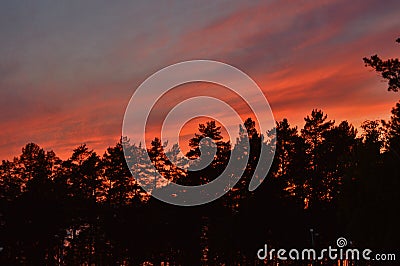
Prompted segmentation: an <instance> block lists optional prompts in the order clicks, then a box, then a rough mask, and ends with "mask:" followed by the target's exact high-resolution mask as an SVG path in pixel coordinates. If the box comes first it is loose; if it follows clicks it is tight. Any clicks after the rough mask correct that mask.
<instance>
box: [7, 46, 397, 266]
mask: <svg viewBox="0 0 400 266" xmlns="http://www.w3.org/2000/svg"><path fill="white" fill-rule="evenodd" d="M398 41H399V42H400V40H398ZM396 60H397V61H396ZM364 62H365V63H366V65H367V66H371V67H373V68H374V69H375V70H376V71H377V73H379V74H380V75H381V76H382V77H383V78H384V79H385V80H387V81H388V85H389V88H388V89H389V90H391V91H398V89H399V64H398V59H390V60H387V61H384V60H382V59H380V58H379V57H378V56H377V55H375V56H372V57H371V58H370V59H368V58H364ZM385 62H386V63H385ZM387 62H389V63H387ZM396 67H397V68H396ZM388 71H389V72H390V73H389V74H388ZM396 71H397V72H396ZM385 73H386V74H385ZM396 75H397V76H396ZM304 121H305V125H304V126H303V128H298V127H296V126H292V125H290V123H289V121H288V120H287V119H283V120H282V121H278V122H276V128H275V129H276V133H277V134H276V137H274V134H271V132H258V131H257V129H256V123H255V121H253V120H252V119H250V118H248V119H247V120H246V121H245V122H244V127H240V128H239V133H240V135H241V136H244V135H247V136H248V139H249V144H250V145H249V147H248V146H246V145H243V143H242V142H241V141H242V139H241V138H239V139H237V141H236V143H230V142H229V141H227V140H224V138H223V137H222V135H221V128H220V127H218V126H217V125H216V123H215V122H214V121H208V122H206V123H204V124H200V125H199V129H198V133H196V135H195V136H193V138H192V139H191V140H190V142H189V147H190V150H189V151H188V153H187V154H186V155H187V157H188V158H191V159H193V158H197V157H198V156H199V154H200V147H199V145H200V141H201V139H202V138H205V137H208V138H210V139H212V140H214V144H210V145H215V147H216V149H217V152H216V155H215V157H214V161H213V162H212V163H211V164H210V165H209V166H208V167H206V168H204V169H202V170H200V171H196V172H190V171H185V170H182V168H180V167H179V163H185V162H183V161H182V159H181V158H176V161H175V162H171V161H170V160H169V159H168V158H171V157H174V156H176V155H177V154H178V151H179V148H178V147H177V146H176V145H174V146H172V148H171V149H169V150H164V148H163V146H164V145H163V144H162V143H161V141H160V139H159V138H154V140H153V141H152V142H151V145H150V147H149V148H148V150H146V149H145V148H144V147H142V145H140V144H136V143H131V142H130V141H129V139H127V138H124V137H121V139H120V140H119V142H118V143H116V145H115V146H113V147H109V148H108V149H107V150H106V151H105V153H104V154H103V155H100V154H97V153H96V152H95V151H93V150H91V149H90V148H89V147H88V146H87V145H85V144H83V145H80V146H79V147H77V148H75V149H74V150H73V151H72V155H71V156H70V157H69V158H68V159H66V160H61V159H60V158H59V157H57V155H56V154H55V153H54V152H53V151H45V150H44V149H43V148H41V147H39V146H38V145H36V144H34V143H29V144H27V145H26V146H25V147H23V148H22V153H21V154H20V155H19V156H17V157H15V158H14V159H13V160H11V161H8V160H3V161H2V163H1V165H0V247H2V251H0V264H1V265H15V264H22V265H264V264H267V265H276V264H275V263H276V262H277V260H273V261H260V260H259V259H258V258H257V255H256V252H257V250H258V249H259V248H261V247H262V246H263V245H264V244H268V246H269V247H271V248H274V247H285V248H287V249H290V248H309V247H311V245H314V247H315V248H316V249H318V248H326V247H327V246H329V245H334V244H335V243H336V242H335V241H336V239H337V238H338V237H342V236H343V237H346V238H347V239H348V240H349V241H351V242H350V244H349V245H351V246H354V247H357V248H370V249H373V250H374V249H375V250H377V251H379V252H393V251H394V250H393V249H394V248H398V246H399V245H398V240H399V239H400V230H399V224H400V217H399V215H398V213H399V212H400V208H399V202H400V193H399V191H398V189H399V187H400V164H399V162H400V102H398V103H397V104H396V105H395V106H394V107H393V109H392V110H391V117H390V119H389V120H388V121H384V120H372V121H369V120H368V121H365V122H364V123H363V124H362V126H361V129H359V131H360V132H357V129H356V128H355V127H354V126H353V125H351V124H350V123H349V122H348V121H341V122H336V121H334V120H331V119H330V118H329V117H328V115H327V114H325V113H324V112H323V111H322V110H319V109H313V110H312V111H311V113H310V114H309V115H307V116H306V117H305V118H304ZM261 145H266V146H267V147H269V148H270V149H271V147H272V146H275V149H276V150H275V157H274V161H273V163H272V167H271V169H270V171H269V174H268V176H267V177H266V179H265V180H264V182H263V183H262V184H261V185H260V186H259V187H258V188H257V189H256V190H255V191H252V192H250V191H249V190H248V184H249V182H250V179H251V178H252V175H253V173H254V170H255V166H256V165H257V164H258V163H261V164H262V162H259V160H258V155H259V152H260V149H261ZM124 148H125V149H128V150H129V151H131V152H132V154H134V155H135V156H133V157H130V158H129V159H131V160H136V161H135V162H134V163H133V165H135V164H136V165H143V161H141V160H145V159H143V158H144V156H143V154H144V153H146V152H148V154H149V157H150V159H151V161H152V164H153V165H154V166H155V168H156V169H157V171H158V172H159V173H161V174H162V175H163V176H164V177H165V178H167V179H168V180H170V181H173V182H176V183H178V184H184V185H199V184H205V183H207V182H210V181H211V180H212V179H213V178H214V177H216V176H218V175H219V174H220V173H221V172H222V171H223V170H224V169H225V167H226V164H227V162H228V160H229V158H230V155H231V153H232V150H234V149H238V150H242V151H243V152H248V153H249V158H250V159H249V160H248V162H247V166H246V168H245V169H244V174H243V175H242V177H241V179H240V180H239V181H238V183H237V184H236V185H235V186H234V188H233V189H232V190H230V191H229V192H228V193H227V194H226V195H224V196H223V197H221V198H219V199H217V200H216V201H213V202H211V203H208V204H205V205H201V206H195V207H178V206H174V205H170V204H167V203H163V202H161V201H159V200H157V199H154V198H153V197H151V195H150V194H149V193H148V192H146V191H144V190H143V189H142V188H141V186H140V185H139V184H138V180H139V179H140V178H146V179H148V180H150V181H151V180H152V179H151V176H152V174H153V172H152V169H148V170H146V169H144V168H143V167H139V166H138V167H137V168H134V169H129V168H128V167H127V164H126V161H125V155H124ZM249 148H250V150H249ZM167 153H169V154H168V156H167ZM235 160H241V158H235ZM154 186H155V187H161V188H160V189H162V186H163V185H160V184H156V183H155V184H154ZM166 186H168V185H166ZM310 229H313V237H314V241H313V242H312V241H311V236H310ZM285 263H286V264H285ZM308 263H309V262H307V261H303V262H299V261H297V262H293V261H292V262H291V261H286V262H282V261H280V264H279V265H308ZM321 263H323V265H337V262H336V261H323V262H321ZM362 263H363V262H359V263H358V264H357V265H363V264H362Z"/></svg>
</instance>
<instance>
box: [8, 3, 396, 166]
mask: <svg viewBox="0 0 400 266" xmlns="http://www.w3.org/2000/svg"><path fill="white" fill-rule="evenodd" d="M399 11H400V2H399V1H397V0H388V1H385V2H384V4H383V2H382V1H372V0H365V1H352V2H351V3H350V2H349V1H342V0H339V1H329V0H328V1H296V2H294V1H281V0H279V1H160V2H159V3H158V2H157V3H156V2H149V1H118V2H115V3H113V2H110V1H32V2H25V1H1V3H0V36H1V37H0V38H1V39H0V108H1V109H0V110H1V112H0V125H1V130H0V159H12V157H13V156H16V155H19V154H20V153H21V148H22V147H23V146H24V145H25V144H26V143H29V142H35V143H37V144H38V145H40V146H41V147H43V148H45V149H46V150H50V149H52V150H54V151H55V152H56V154H57V155H58V156H60V157H61V158H63V159H66V158H68V157H69V156H70V154H71V152H72V149H73V148H75V147H77V146H78V145H80V144H82V143H86V144H87V145H88V146H89V147H90V148H92V149H94V150H95V151H97V152H98V153H99V154H102V153H103V152H104V151H105V149H106V148H107V147H108V146H112V145H114V144H115V143H116V142H117V141H118V139H119V137H120V135H121V127H122V120H123V116H124V112H125V108H126V106H127V104H128V102H129V99H130V97H131V96H132V94H133V93H134V91H135V89H136V88H137V87H138V86H139V85H140V84H141V83H142V82H143V81H144V80H145V79H146V78H148V77H149V76H150V75H152V74H153V73H154V72H156V71H158V70H160V69H162V68H164V67H166V66H168V65H171V64H174V63H178V62H182V61H186V60H194V59H209V60H216V61H221V62H224V63H227V64H230V65H232V66H235V67H237V68H238V69H240V70H242V71H244V72H245V73H246V74H247V75H249V76H250V77H251V78H252V79H253V80H254V81H255V82H256V83H257V84H258V85H259V86H260V88H261V89H262V91H263V93H264V95H265V96H266V98H267V99H268V102H269V104H270V106H271V108H272V111H273V114H274V117H275V119H276V120H281V119H283V118H288V119H289V122H290V123H291V124H292V125H297V126H299V127H300V128H301V127H302V126H303V124H304V119H303V118H304V117H305V116H306V115H308V114H310V112H311V110H312V109H313V108H318V109H322V110H323V111H324V112H325V113H327V114H328V116H329V118H330V119H334V120H335V121H337V122H340V121H342V120H348V121H349V122H351V123H352V124H353V125H354V126H356V127H359V126H360V124H361V123H362V121H364V120H367V119H369V120H374V119H381V118H383V119H387V118H388V117H389V115H390V110H391V108H392V107H393V106H394V105H395V103H396V102H397V101H398V100H399V94H396V93H393V92H387V90H386V84H385V83H384V82H383V81H382V80H381V79H380V78H379V77H378V76H377V75H376V73H375V72H373V71H372V70H371V69H368V68H366V67H365V66H364V64H363V61H362V58H363V57H365V56H370V55H373V54H379V55H380V56H381V57H383V58H391V57H399V54H400V45H398V44H396V43H395V39H396V38H397V37H400V19H399ZM198 91H201V92H202V93H203V94H207V93H209V94H210V93H211V94H212V93H214V94H216V96H220V97H221V98H224V97H225V98H226V97H228V96H229V95H227V94H226V93H224V92H223V88H222V89H221V91H220V92H219V93H218V92H216V91H218V90H216V91H214V90H208V91H207V86H204V85H203V86H196V85H193V86H188V88H187V90H186V92H182V93H180V94H176V95H178V96H179V97H184V96H187V95H190V94H191V93H192V94H193V93H195V94H196V93H197V92H198ZM228 98H229V97H228ZM175 100H176V99H175ZM171 102H173V101H170V103H171ZM167 105H168V104H167ZM160 112H161V111H160ZM188 128H189V130H188ZM190 129H193V127H191V126H189V127H187V126H186V129H185V132H186V133H185V134H189V133H190ZM193 133H194V130H193Z"/></svg>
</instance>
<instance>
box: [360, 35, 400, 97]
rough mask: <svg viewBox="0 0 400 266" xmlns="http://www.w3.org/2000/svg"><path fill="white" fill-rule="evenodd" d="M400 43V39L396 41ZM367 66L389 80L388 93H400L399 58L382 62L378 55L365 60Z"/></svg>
mask: <svg viewBox="0 0 400 266" xmlns="http://www.w3.org/2000/svg"><path fill="white" fill-rule="evenodd" d="M396 42H398V43H400V38H398V39H397V40H396ZM363 60H364V63H365V66H370V67H372V68H373V69H374V70H375V71H376V72H377V73H379V75H380V76H381V77H382V78H384V79H385V80H387V82H388V85H389V87H388V91H395V92H397V91H399V89H400V61H399V59H398V58H392V59H387V60H382V59H381V58H380V57H379V56H378V55H373V56H371V57H370V58H367V57H364V58H363Z"/></svg>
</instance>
